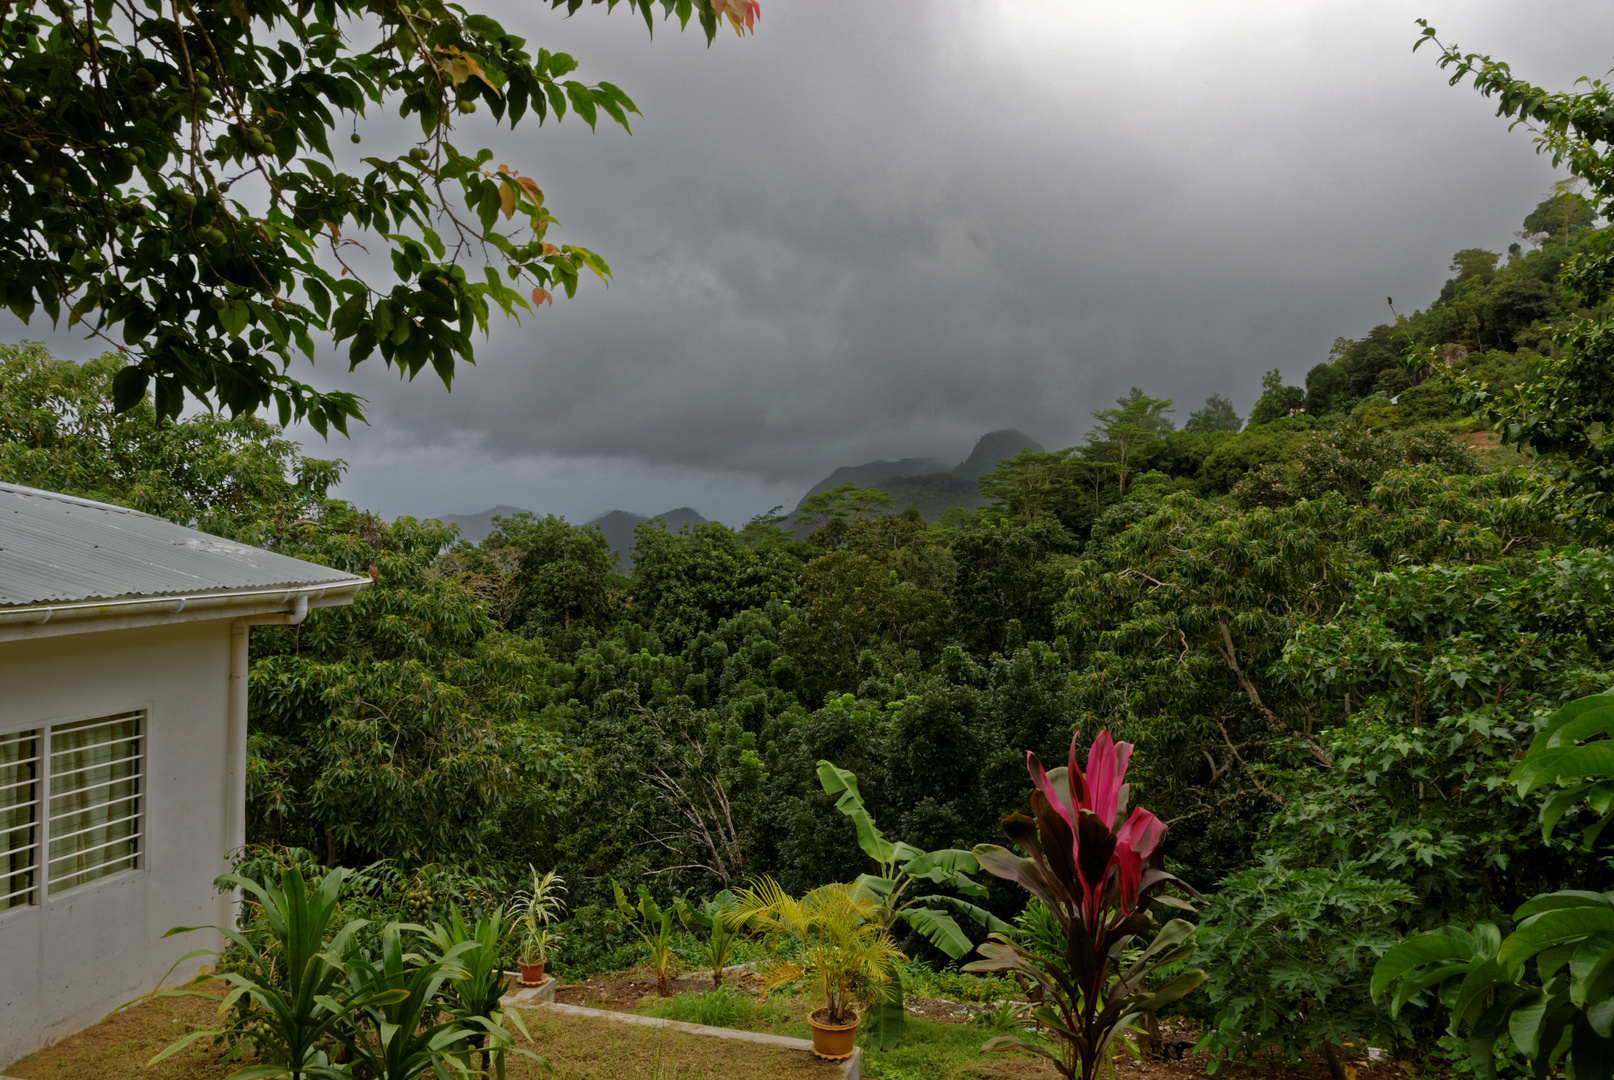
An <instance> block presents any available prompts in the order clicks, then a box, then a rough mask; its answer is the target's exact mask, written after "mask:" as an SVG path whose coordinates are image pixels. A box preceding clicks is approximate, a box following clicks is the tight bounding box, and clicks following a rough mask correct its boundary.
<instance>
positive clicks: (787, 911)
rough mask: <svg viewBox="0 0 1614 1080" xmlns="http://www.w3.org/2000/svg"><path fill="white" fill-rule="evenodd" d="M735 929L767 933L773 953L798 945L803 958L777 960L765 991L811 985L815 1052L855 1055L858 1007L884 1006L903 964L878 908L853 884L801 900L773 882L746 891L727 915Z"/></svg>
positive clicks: (766, 972) (767, 973) (767, 972)
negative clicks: (815, 1005)
mask: <svg viewBox="0 0 1614 1080" xmlns="http://www.w3.org/2000/svg"><path fill="white" fill-rule="evenodd" d="M723 918H724V919H725V920H726V921H727V922H729V923H730V925H733V926H750V927H751V928H752V929H754V930H758V931H760V932H761V933H762V934H763V935H764V937H765V939H766V941H767V942H768V945H769V947H770V950H772V951H774V952H777V947H778V944H779V942H780V941H781V940H784V939H790V940H794V941H795V942H796V944H797V945H798V946H799V948H798V949H797V952H796V955H795V956H792V957H788V958H778V957H777V956H776V957H775V959H773V960H771V961H769V962H768V964H766V965H765V966H764V967H763V968H761V969H760V970H759V971H758V974H759V975H760V976H761V977H762V980H763V993H768V992H770V991H772V990H776V989H778V988H779V987H781V986H783V985H785V984H786V983H792V982H805V983H806V984H807V985H808V986H809V987H810V988H811V992H812V995H813V997H814V998H815V999H816V1000H818V1001H822V1002H823V1003H824V1004H823V1007H822V1008H819V1009H816V1010H814V1012H813V1013H812V1015H811V1016H809V1017H808V1022H809V1023H810V1024H811V1025H812V1029H813V1053H815V1054H817V1055H818V1056H819V1057H821V1058H827V1059H829V1060H831V1061H843V1060H845V1059H846V1058H849V1057H851V1056H852V1052H853V1048H854V1040H855V1039H856V1037H857V1025H858V1022H859V1020H860V1019H861V1016H860V1015H859V1013H858V1011H857V1007H856V1006H857V1004H858V1003H859V1002H870V1001H879V1000H881V998H882V996H883V994H882V991H883V989H884V987H885V986H886V985H887V984H888V983H889V982H890V981H891V965H892V964H893V963H894V962H896V961H898V960H901V959H904V957H903V954H902V950H900V949H898V948H897V943H896V941H895V940H894V939H893V938H892V937H891V935H890V933H889V932H888V931H887V930H886V929H885V928H884V927H883V926H881V925H880V920H879V904H878V903H877V902H876V901H875V900H874V898H873V897H870V896H868V895H866V894H860V893H858V892H856V891H854V890H853V888H852V887H851V886H850V885H841V884H835V885H822V886H820V887H819V888H816V889H814V890H813V891H812V892H809V893H807V894H806V895H805V896H803V897H801V898H800V899H797V898H796V897H793V896H790V895H789V894H788V893H786V892H785V891H784V890H783V889H781V888H780V887H779V885H778V883H777V882H775V881H773V880H772V879H764V880H763V881H761V882H760V883H758V884H757V885H756V886H754V887H752V888H749V889H741V890H739V891H738V892H737V893H736V894H735V903H734V906H733V907H731V908H728V909H727V910H725V911H724V912H723Z"/></svg>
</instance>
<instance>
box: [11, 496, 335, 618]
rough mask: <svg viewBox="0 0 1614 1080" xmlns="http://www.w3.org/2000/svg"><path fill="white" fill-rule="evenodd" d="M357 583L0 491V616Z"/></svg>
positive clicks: (154, 525) (211, 539)
mask: <svg viewBox="0 0 1614 1080" xmlns="http://www.w3.org/2000/svg"><path fill="white" fill-rule="evenodd" d="M352 579H353V575H352V574H348V573H344V572H343V571H341V570H332V569H330V568H329V567H326V566H320V565H318V564H316V563H311V562H304V561H303V560H302V559H293V558H291V557H289V556H286V555H277V554H275V553H274V552H272V551H264V550H263V549H262V548H255V547H249V546H247V545H246V544H237V543H235V542H234V541H231V540H225V539H223V538H222V537H217V536H211V535H209V534H207V533H204V532H198V531H197V530H195V529H187V528H185V527H183V526H180V525H175V524H174V523H173V522H171V521H166V520H164V519H162V518H159V517H153V516H152V515H150V514H142V513H140V512H139V511H137V510H130V509H127V508H126V507H122V506H110V505H108V504H106V503H98V502H91V501H90V500H88V499H75V498H73V497H71V496H68V495H58V494H56V493H54V492H50V491H40V490H38V489H37V488H29V487H23V486H21V485H20V484H5V483H0V610H4V609H5V608H7V607H18V606H25V605H30V604H51V603H72V602H76V601H85V600H118V599H130V598H135V597H142V596H179V595H184V596H194V595H198V594H205V593H227V592H234V591H237V590H249V589H266V588H278V587H280V586H287V587H290V586H295V585H318V584H322V583H324V582H328V581H329V582H339V581H351V580H352Z"/></svg>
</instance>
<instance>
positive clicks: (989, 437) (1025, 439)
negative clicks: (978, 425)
mask: <svg viewBox="0 0 1614 1080" xmlns="http://www.w3.org/2000/svg"><path fill="white" fill-rule="evenodd" d="M1042 449H1043V447H1042V444H1041V443H1039V442H1038V441H1037V440H1036V439H1033V438H1032V437H1031V436H1030V435H1027V434H1026V433H1025V432H1023V431H1015V430H1014V429H1013V428H1003V429H1001V430H999V431H988V432H987V433H986V434H985V435H982V436H981V437H980V438H979V439H977V440H976V441H975V449H973V450H971V451H970V456H969V457H967V458H965V459H964V460H963V461H961V462H959V463H958V465H957V466H955V467H954V469H953V475H954V476H963V477H968V478H969V479H971V480H979V479H980V478H981V477H983V476H985V475H986V474H987V473H989V472H991V471H992V470H993V469H995V468H997V467H998V462H1000V461H1002V460H1003V459H1004V458H1012V457H1014V455H1016V454H1018V453H1019V452H1020V451H1022V450H1035V451H1037V452H1038V453H1041V452H1042Z"/></svg>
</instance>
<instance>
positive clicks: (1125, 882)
mask: <svg viewBox="0 0 1614 1080" xmlns="http://www.w3.org/2000/svg"><path fill="white" fill-rule="evenodd" d="M1131 760H1132V744H1131V743H1118V742H1116V741H1115V740H1114V739H1112V738H1110V733H1109V732H1108V731H1101V732H1099V733H1098V738H1096V739H1094V740H1093V749H1092V750H1091V751H1090V752H1089V753H1088V755H1087V769H1086V771H1085V772H1084V771H1083V770H1082V768H1081V766H1080V765H1078V764H1077V763H1076V740H1074V739H1072V740H1071V743H1070V761H1069V764H1068V765H1067V766H1066V767H1065V768H1064V769H1055V770H1054V774H1053V776H1049V774H1048V772H1047V770H1045V769H1044V768H1043V767H1042V762H1041V761H1040V760H1038V758H1037V755H1036V754H1033V753H1032V752H1031V751H1029V750H1027V751H1026V771H1027V772H1029V773H1030V774H1031V782H1032V783H1033V784H1035V785H1036V786H1037V791H1038V792H1039V793H1040V794H1041V795H1042V796H1043V798H1045V799H1046V800H1048V803H1049V805H1050V806H1051V807H1052V808H1053V810H1054V812H1055V813H1057V814H1058V815H1059V816H1060V817H1061V818H1063V819H1064V821H1065V824H1066V825H1067V826H1069V828H1070V833H1071V850H1070V855H1071V861H1072V862H1073V863H1075V865H1076V869H1077V875H1078V880H1079V881H1080V883H1081V893H1080V895H1079V896H1070V897H1068V901H1069V903H1070V904H1072V905H1073V906H1075V907H1076V908H1077V909H1078V911H1079V913H1080V916H1081V920H1082V922H1083V923H1085V924H1086V925H1087V926H1089V927H1097V926H1098V925H1099V924H1100V920H1101V918H1102V915H1101V913H1102V912H1103V911H1105V909H1106V905H1105V903H1104V899H1105V891H1106V888H1105V887H1106V885H1107V884H1108V883H1109V882H1110V881H1111V880H1112V879H1113V880H1114V881H1115V882H1116V884H1117V885H1118V891H1117V895H1116V897H1115V903H1114V904H1113V905H1111V906H1110V907H1111V911H1110V916H1111V918H1113V919H1115V920H1120V919H1124V918H1126V917H1127V916H1128V915H1130V914H1132V912H1133V911H1134V910H1136V908H1137V906H1138V886H1139V885H1140V884H1141V883H1142V881H1143V866H1144V863H1145V861H1146V860H1147V859H1148V858H1149V856H1151V855H1153V854H1154V851H1155V849H1156V848H1157V847H1159V846H1160V838H1161V837H1162V836H1164V835H1165V832H1166V827H1165V825H1164V824H1162V823H1161V821H1160V819H1159V818H1157V817H1155V816H1154V814H1153V813H1151V812H1150V811H1148V810H1145V809H1144V808H1143V807H1141V806H1140V807H1137V808H1136V809H1134V810H1133V811H1132V813H1131V814H1130V815H1129V816H1127V817H1126V820H1125V821H1122V820H1121V818H1122V815H1125V814H1126V807H1127V801H1128V796H1129V795H1130V794H1131V785H1130V784H1126V783H1123V782H1122V781H1123V780H1124V779H1125V778H1126V767H1127V765H1128V763H1130V762H1131ZM1061 773H1063V776H1061V775H1060V774H1061ZM1033 799H1035V796H1033ZM1033 806H1035V803H1033ZM1084 811H1085V812H1087V813H1088V814H1090V815H1091V816H1092V818H1093V822H1092V824H1090V825H1088V826H1087V827H1086V828H1085V830H1084V828H1083V812H1084ZM1084 842H1085V844H1086V848H1087V857H1086V858H1084V857H1083V854H1082V849H1083V845H1084Z"/></svg>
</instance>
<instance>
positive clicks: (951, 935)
mask: <svg viewBox="0 0 1614 1080" xmlns="http://www.w3.org/2000/svg"><path fill="white" fill-rule="evenodd" d="M901 914H902V917H903V918H904V919H905V920H906V921H907V923H908V925H909V926H911V927H913V928H914V930H916V931H918V933H919V934H920V935H921V936H922V937H923V938H924V939H925V940H926V941H928V942H930V943H931V944H932V945H934V946H936V948H938V949H940V950H941V951H942V952H944V953H946V954H947V955H948V956H951V957H952V958H953V959H954V960H961V959H963V958H964V957H965V956H967V955H968V954H969V952H970V950H971V949H973V948H974V944H973V943H972V942H971V941H970V939H969V937H968V936H967V935H966V934H965V933H964V931H963V930H962V929H961V928H960V927H959V925H958V923H957V921H955V920H954V919H953V917H952V916H951V915H949V914H948V913H947V912H945V911H942V910H940V909H938V908H923V907H907V908H903V909H902V912H901Z"/></svg>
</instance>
